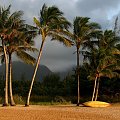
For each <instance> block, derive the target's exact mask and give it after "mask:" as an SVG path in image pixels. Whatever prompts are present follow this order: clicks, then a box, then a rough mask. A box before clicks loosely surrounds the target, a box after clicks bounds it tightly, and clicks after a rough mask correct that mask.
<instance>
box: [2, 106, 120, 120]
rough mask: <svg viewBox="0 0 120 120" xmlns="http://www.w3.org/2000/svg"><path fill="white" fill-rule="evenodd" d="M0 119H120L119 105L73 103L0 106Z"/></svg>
mask: <svg viewBox="0 0 120 120" xmlns="http://www.w3.org/2000/svg"><path fill="white" fill-rule="evenodd" d="M0 120H120V106H119V107H117V106H114V107H113V106H112V107H106V108H90V107H76V106H74V105H73V106H39V105H38V106H34V105H32V106H29V107H24V106H15V107H0Z"/></svg>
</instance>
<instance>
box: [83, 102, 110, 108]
mask: <svg viewBox="0 0 120 120" xmlns="http://www.w3.org/2000/svg"><path fill="white" fill-rule="evenodd" d="M83 105H84V106H86V107H108V106H110V103H107V102H102V101H88V102H85V103H83Z"/></svg>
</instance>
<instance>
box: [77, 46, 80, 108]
mask: <svg viewBox="0 0 120 120" xmlns="http://www.w3.org/2000/svg"><path fill="white" fill-rule="evenodd" d="M79 74H80V65H79V48H77V81H78V96H77V106H79V104H80V75H79Z"/></svg>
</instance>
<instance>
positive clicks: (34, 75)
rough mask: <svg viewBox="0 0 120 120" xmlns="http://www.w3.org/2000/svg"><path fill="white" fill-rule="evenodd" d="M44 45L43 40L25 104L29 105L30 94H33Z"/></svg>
mask: <svg viewBox="0 0 120 120" xmlns="http://www.w3.org/2000/svg"><path fill="white" fill-rule="evenodd" d="M43 45H44V40H42V43H41V47H40V51H39V55H38V59H37V63H36V66H35V70H34V74H33V77H32V82H31V85H30V89H29V93H28V97H27V101H26V104H25V106H29V102H30V95H31V91H32V87H33V83H34V80H35V77H36V73H37V69H38V66H39V64H40V58H41V55H42V49H43Z"/></svg>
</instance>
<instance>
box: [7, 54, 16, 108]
mask: <svg viewBox="0 0 120 120" xmlns="http://www.w3.org/2000/svg"><path fill="white" fill-rule="evenodd" d="M8 70H9V71H8V77H9V86H10V88H9V89H10V105H11V106H15V102H14V99H13V93H12V58H11V54H9V69H8Z"/></svg>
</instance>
